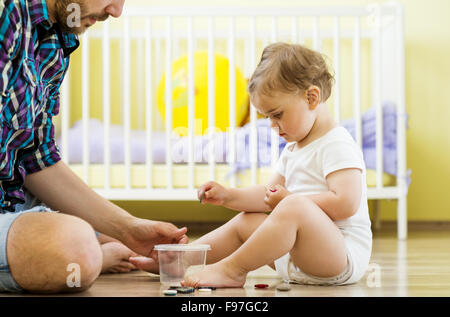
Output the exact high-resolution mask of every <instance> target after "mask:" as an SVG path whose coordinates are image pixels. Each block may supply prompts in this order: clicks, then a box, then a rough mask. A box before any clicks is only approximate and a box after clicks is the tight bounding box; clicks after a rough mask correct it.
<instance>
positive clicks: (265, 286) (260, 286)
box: [255, 284, 269, 288]
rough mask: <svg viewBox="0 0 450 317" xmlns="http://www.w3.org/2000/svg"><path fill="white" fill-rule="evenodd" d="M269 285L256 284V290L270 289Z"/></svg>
mask: <svg viewBox="0 0 450 317" xmlns="http://www.w3.org/2000/svg"><path fill="white" fill-rule="evenodd" d="M268 287H269V285H267V284H255V288H268Z"/></svg>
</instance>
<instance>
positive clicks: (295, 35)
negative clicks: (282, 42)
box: [291, 16, 298, 44]
mask: <svg viewBox="0 0 450 317" xmlns="http://www.w3.org/2000/svg"><path fill="white" fill-rule="evenodd" d="M297 41H298V19H297V16H293V17H292V24H291V43H292V44H296V43H297Z"/></svg>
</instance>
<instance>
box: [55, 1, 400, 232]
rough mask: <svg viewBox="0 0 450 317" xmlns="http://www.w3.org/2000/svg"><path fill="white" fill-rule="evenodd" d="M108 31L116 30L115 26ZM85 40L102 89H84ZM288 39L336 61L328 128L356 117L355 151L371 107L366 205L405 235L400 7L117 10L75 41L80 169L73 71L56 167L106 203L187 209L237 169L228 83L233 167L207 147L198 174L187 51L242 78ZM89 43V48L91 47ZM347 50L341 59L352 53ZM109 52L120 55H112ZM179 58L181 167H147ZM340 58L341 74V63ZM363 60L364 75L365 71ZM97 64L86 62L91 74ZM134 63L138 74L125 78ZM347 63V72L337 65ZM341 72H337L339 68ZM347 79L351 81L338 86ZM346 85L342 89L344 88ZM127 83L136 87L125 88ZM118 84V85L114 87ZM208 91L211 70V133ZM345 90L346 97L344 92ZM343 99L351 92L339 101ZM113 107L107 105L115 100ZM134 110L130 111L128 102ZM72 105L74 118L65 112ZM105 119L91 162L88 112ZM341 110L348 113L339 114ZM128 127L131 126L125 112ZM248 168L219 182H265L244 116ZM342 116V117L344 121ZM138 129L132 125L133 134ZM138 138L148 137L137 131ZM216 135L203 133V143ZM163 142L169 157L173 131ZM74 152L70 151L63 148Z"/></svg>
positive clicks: (167, 124)
mask: <svg viewBox="0 0 450 317" xmlns="http://www.w3.org/2000/svg"><path fill="white" fill-rule="evenodd" d="M113 23H119V24H118V27H117V26H116V27H114V25H113ZM94 41H97V42H100V43H101V46H100V47H101V58H100V60H101V63H102V65H101V67H102V74H101V77H102V81H101V84H100V88H98V89H95V91H94V89H93V88H92V85H93V84H99V83H93V82H92V81H93V80H92V78H91V77H92V74H90V69H91V67H92V66H98V65H94V64H97V63H95V62H93V61H92V47H93V45H94V44H95V42H94ZM113 41H116V42H120V44H119V60H118V61H113V60H112V54H113V53H114V47H113V44H112V43H113ZM276 41H286V42H294V43H303V44H305V45H307V46H311V47H312V48H314V49H316V50H319V51H322V50H324V49H326V48H328V50H329V51H330V54H328V55H329V56H330V57H331V59H332V60H333V67H334V71H335V77H336V84H335V87H334V92H333V95H332V97H331V98H330V99H331V101H330V104H332V111H333V113H334V116H335V118H336V120H338V121H341V120H342V117H343V116H344V113H351V117H353V118H355V119H356V121H355V122H356V126H355V132H356V135H355V137H356V140H357V142H358V143H359V144H360V145H361V146H362V142H363V141H362V120H361V117H362V113H363V110H364V109H367V108H368V107H369V106H374V107H375V109H376V168H375V169H374V170H373V171H372V176H373V182H374V184H372V186H370V187H369V188H368V196H369V199H373V200H381V199H395V200H397V201H398V214H397V216H398V238H399V239H405V238H406V236H407V213H406V209H407V204H406V196H407V186H408V185H407V170H406V139H405V129H406V114H405V70H404V63H405V60H404V33H403V8H402V6H401V5H400V4H398V3H395V2H393V3H389V4H383V5H370V6H331V7H330V6H308V7H290V8H278V7H272V8H263V7H261V8H260V7H254V8H242V7H239V8H234V7H221V8H217V7H216V8H206V7H186V8H160V7H158V8H155V7H126V8H125V10H124V13H123V16H122V17H121V18H120V19H119V20H118V21H117V22H115V21H109V20H108V21H107V22H105V23H104V24H103V25H102V28H101V29H100V28H98V29H94V30H90V31H88V32H86V33H85V34H83V35H82V37H81V45H82V46H81V55H82V57H81V60H82V62H81V98H82V100H81V106H82V110H81V118H79V119H80V120H81V121H80V122H81V131H82V132H81V134H80V137H79V139H80V142H81V144H82V153H81V154H82V159H81V161H79V162H72V160H71V159H70V152H71V147H70V146H69V141H68V140H69V131H70V128H71V125H72V123H73V121H74V119H73V118H71V114H72V113H73V111H74V109H75V108H76V107H79V106H80V105H79V104H71V100H72V97H73V96H74V94H75V93H76V92H74V91H73V89H71V87H73V85H71V81H72V83H73V81H74V80H75V79H74V76H72V75H73V69H71V70H70V72H69V75H68V76H67V77H66V81H65V84H64V87H63V91H62V97H61V122H60V126H61V128H60V130H61V134H60V141H59V142H60V146H61V149H62V155H63V160H64V161H65V162H66V163H67V164H68V165H69V166H70V167H71V168H72V169H73V170H74V171H75V172H76V173H78V174H79V175H80V177H82V178H83V179H84V180H85V181H86V182H87V183H88V184H89V185H90V186H92V188H93V189H94V190H96V191H97V192H98V193H99V194H100V195H102V196H104V197H105V198H107V199H111V200H195V199H197V198H196V187H197V186H198V185H199V184H201V183H202V182H204V181H207V180H210V179H215V180H218V181H224V179H225V178H224V175H226V174H227V173H228V172H229V170H230V166H231V165H232V164H233V163H234V162H235V161H236V155H237V152H236V148H235V147H236V143H235V141H234V138H233V135H234V134H235V133H236V129H238V123H237V122H235V121H236V120H234V118H235V111H236V109H235V98H234V97H235V94H236V91H235V89H234V87H235V80H236V78H235V76H234V72H231V71H230V76H229V87H230V89H229V95H230V98H229V100H230V102H229V114H230V118H231V119H230V129H229V133H230V136H231V138H230V140H231V141H230V144H229V152H230V161H229V162H228V163H227V164H223V163H217V162H216V161H215V159H214V153H213V151H214V149H213V147H210V150H209V156H208V159H207V164H197V163H195V160H194V155H195V149H194V138H195V136H194V120H195V117H194V109H195V106H196V105H195V99H194V95H195V92H194V89H195V88H194V84H193V78H194V73H193V72H194V70H193V67H192V65H193V62H194V53H195V51H196V50H198V49H201V48H202V47H203V49H204V50H206V51H208V65H209V66H208V71H209V70H211V69H214V59H213V58H212V57H211V56H213V55H214V52H216V51H217V50H219V49H222V50H224V51H225V52H224V54H225V55H226V56H227V57H228V59H229V65H230V68H229V69H231V70H232V69H234V67H235V66H239V67H240V68H241V69H242V70H243V73H244V75H245V77H246V78H249V77H250V75H251V73H252V71H253V69H254V68H255V66H256V64H257V62H258V61H259V57H260V55H261V52H262V49H263V47H264V46H265V45H267V44H269V43H271V42H276ZM96 44H98V43H96ZM349 48H350V49H349ZM116 53H117V52H116ZM181 54H186V55H187V58H188V63H189V64H188V65H189V67H188V68H189V73H188V109H189V110H188V122H189V124H188V132H189V133H188V137H187V139H188V144H189V145H188V149H189V150H188V160H187V163H184V164H178V163H176V162H174V160H173V157H172V155H171V151H170V150H167V151H166V157H165V158H166V159H165V162H164V163H156V162H154V159H153V152H152V147H154V144H152V142H153V141H154V138H152V136H153V134H154V133H155V131H167V132H171V131H172V129H173V126H172V117H171V115H172V107H173V105H172V100H171V98H170V96H171V90H172V88H173V87H171V80H170V76H166V82H165V87H166V98H165V104H166V109H165V113H166V120H165V121H163V120H162V119H161V118H160V117H159V116H158V113H157V111H155V107H156V106H155V103H156V102H155V100H156V96H155V95H156V92H155V86H156V85H157V82H158V81H159V79H160V78H161V74H162V73H163V72H165V73H166V74H171V67H172V61H173V60H174V59H175V58H177V57H179V56H180V55H181ZM346 58H347V59H348V58H349V59H348V61H347V65H343V64H342V63H341V61H342V60H343V59H346ZM363 61H366V62H367V63H366V64H367V65H370V67H365V66H364V64H363ZM93 63H94V64H93ZM111 63H113V64H115V63H118V64H119V65H120V76H119V78H117V77H112V75H111V67H110V66H111ZM132 63H133V65H134V64H135V65H137V66H135V68H134V69H135V70H134V71H133V70H132V66H131V65H132ZM344 64H345V63H344ZM344 67H345V69H344ZM347 77H348V78H347ZM344 78H345V79H346V80H344ZM133 80H135V81H136V82H137V84H134V85H132V84H131V83H132V81H133ZM117 83H118V84H119V85H120V91H121V98H120V99H121V100H120V101H119V103H120V106H121V111H122V112H121V113H122V115H121V118H122V119H121V122H120V124H121V125H120V126H121V128H120V129H121V131H122V132H121V133H122V134H123V138H124V147H123V157H124V159H123V162H120V163H113V161H112V159H114V157H111V155H112V154H111V149H110V140H111V127H110V123H111V117H112V110H111V104H112V102H117V100H111V98H112V97H111V96H112V93H114V91H115V90H117V85H116V84H117ZM114 85H116V86H114ZM214 91H215V81H214V76H213V75H212V73H211V71H209V76H208V92H209V93H208V122H209V124H211V126H214V119H215V115H214V114H215V110H216V109H215V104H214ZM346 91H347V92H346ZM348 91H351V93H348ZM93 94H96V95H98V96H102V101H101V103H99V104H92V102H91V98H90V96H92V95H93ZM114 99H115V98H114ZM132 100H134V101H132ZM385 100H390V101H392V102H393V103H394V104H395V106H396V112H397V121H396V125H397V127H396V130H397V136H396V137H397V157H396V160H397V173H396V175H395V176H394V180H393V181H391V182H386V179H385V178H386V175H385V174H384V172H383V151H384V147H383V112H382V111H383V110H382V103H383V101H385ZM71 107H72V108H71ZM95 107H97V108H101V109H102V121H103V124H104V126H103V128H102V129H103V130H102V133H103V140H104V142H103V144H104V149H103V151H104V155H103V160H102V161H101V162H92V160H91V159H90V153H91V152H92V149H91V148H90V147H89V139H90V138H91V137H92V134H91V133H93V132H92V131H91V132H90V131H89V129H90V128H89V127H90V125H89V119H90V117H91V113H92V109H93V108H95ZM344 109H346V110H344ZM133 113H134V116H136V118H133V117H132V116H133V115H132V114H133ZM249 117H250V123H249V124H250V131H251V134H250V168H249V169H248V170H247V171H246V172H245V173H244V174H245V175H244V174H242V175H243V176H242V175H237V174H233V176H232V177H231V178H230V179H228V180H227V182H228V185H229V186H245V185H249V184H256V183H261V182H263V181H264V179H265V178H266V177H267V175H269V173H270V168H262V167H258V161H257V149H256V146H257V140H256V120H257V114H256V112H255V109H254V108H253V107H250V113H249ZM347 117H348V116H347ZM132 120H134V121H133V122H137V125H138V128H139V129H141V130H142V132H143V133H144V134H143V135H145V137H144V142H145V146H146V152H145V154H146V155H145V161H143V162H141V163H133V162H132V160H131V151H132V149H131V148H130V142H131V141H132V138H133V135H132V124H131V122H132ZM135 125H136V124H135ZM144 131H145V132H144ZM214 133H215V132H214V131H213V130H212V129H210V130H209V132H208V136H209V138H210V140H212V139H213V138H214ZM271 141H272V143H271V144H272V150H271V158H270V161H271V163H272V166H273V165H274V164H275V162H276V161H277V158H278V155H279V147H278V136H277V135H276V134H275V133H273V134H272V136H271ZM164 142H165V143H166V149H170V144H169V143H170V142H172V139H171V135H170V133H166V135H165V139H164ZM72 151H73V150H72Z"/></svg>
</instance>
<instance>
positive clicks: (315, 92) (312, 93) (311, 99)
mask: <svg viewBox="0 0 450 317" xmlns="http://www.w3.org/2000/svg"><path fill="white" fill-rule="evenodd" d="M306 99H307V100H308V104H309V108H310V109H311V110H314V109H315V108H316V107H317V106H318V105H319V103H320V88H319V87H317V86H314V85H312V86H310V87H309V88H308V90H307V91H306Z"/></svg>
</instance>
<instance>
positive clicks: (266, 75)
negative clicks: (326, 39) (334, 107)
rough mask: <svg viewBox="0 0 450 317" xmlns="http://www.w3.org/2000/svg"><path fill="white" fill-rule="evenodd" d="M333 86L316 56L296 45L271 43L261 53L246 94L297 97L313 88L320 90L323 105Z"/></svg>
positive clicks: (330, 76)
mask: <svg viewBox="0 0 450 317" xmlns="http://www.w3.org/2000/svg"><path fill="white" fill-rule="evenodd" d="M333 83H334V78H333V75H331V74H330V72H329V70H328V67H327V64H326V62H325V59H324V58H323V56H322V55H321V54H320V53H318V52H315V51H313V50H310V49H308V48H306V47H304V46H302V45H298V44H288V43H274V44H271V45H269V46H267V47H266V48H265V49H264V51H263V54H262V57H261V61H260V62H259V64H258V66H257V67H256V70H255V71H254V73H253V75H252V77H251V78H250V81H249V85H248V90H249V93H250V95H252V94H253V93H262V94H264V95H267V96H272V95H273V94H272V93H273V92H274V91H285V92H288V93H300V92H302V91H306V90H307V89H308V88H309V87H310V86H311V85H315V86H317V87H319V89H320V93H321V100H320V102H325V101H326V100H327V99H328V98H329V97H330V95H331V88H332V86H333Z"/></svg>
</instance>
